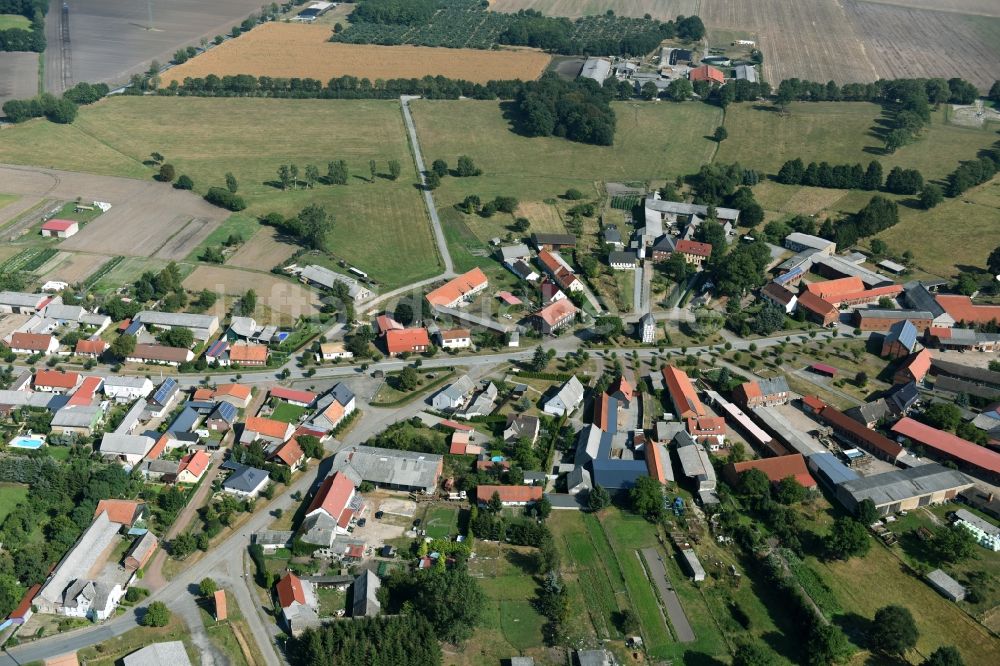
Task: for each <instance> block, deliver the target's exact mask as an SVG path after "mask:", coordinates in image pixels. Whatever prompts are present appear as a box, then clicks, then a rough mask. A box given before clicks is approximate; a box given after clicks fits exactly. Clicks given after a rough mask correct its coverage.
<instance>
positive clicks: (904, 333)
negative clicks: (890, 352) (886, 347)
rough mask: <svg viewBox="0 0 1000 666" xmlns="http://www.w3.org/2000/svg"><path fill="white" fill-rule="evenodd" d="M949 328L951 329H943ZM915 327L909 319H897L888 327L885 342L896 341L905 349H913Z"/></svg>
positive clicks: (915, 333) (915, 341) (915, 338)
mask: <svg viewBox="0 0 1000 666" xmlns="http://www.w3.org/2000/svg"><path fill="white" fill-rule="evenodd" d="M945 330H951V329H945ZM917 335H918V333H917V327H916V326H914V325H913V322H912V321H910V320H909V319H904V320H903V321H897V322H895V323H894V324H893V325H892V326H890V327H889V333H888V334H887V335H886V336H885V344H892V343H894V342H898V343H899V344H900V345H902V346H903V347H905V348H906V350H907V351H913V348H914V347H915V346H916V344H917Z"/></svg>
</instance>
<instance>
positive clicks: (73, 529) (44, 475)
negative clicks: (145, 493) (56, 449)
mask: <svg viewBox="0 0 1000 666" xmlns="http://www.w3.org/2000/svg"><path fill="white" fill-rule="evenodd" d="M0 481H2V482H12V483H24V484H27V485H28V486H29V490H28V496H27V498H26V499H25V500H24V501H22V502H19V503H18V504H17V505H16V506H15V507H14V508H13V510H12V511H11V512H10V513H9V514H8V515H7V517H6V518H4V520H3V522H2V523H0V540H2V541H3V544H4V552H3V557H0V613H2V614H3V615H5V616H6V615H7V614H8V613H10V611H12V610H13V609H14V607H16V606H17V604H18V602H19V601H20V600H21V597H22V596H23V595H24V593H25V591H26V590H27V588H29V587H31V586H32V585H34V584H36V583H41V582H42V581H44V580H45V579H46V577H47V576H48V573H49V567H50V566H51V565H53V564H55V563H56V562H58V561H59V559H60V558H62V557H63V555H64V554H65V553H66V551H67V550H69V548H71V547H72V546H73V544H74V543H75V542H76V540H77V538H78V537H79V536H80V534H81V533H82V531H83V530H84V529H86V528H87V527H88V526H89V525H90V523H91V521H92V520H93V517H94V509H95V508H96V507H97V502H98V501H99V500H102V499H105V498H107V497H134V496H135V495H136V493H137V492H138V490H139V485H140V484H139V483H138V482H137V481H133V480H131V479H130V478H129V476H128V474H126V473H125V471H124V470H123V469H122V468H121V467H120V466H118V465H114V464H112V465H107V464H103V463H97V462H93V461H91V460H89V459H88V458H86V457H71V458H70V459H69V460H68V461H67V462H65V463H57V462H56V461H55V460H53V459H52V458H51V457H50V456H48V455H46V454H44V453H41V454H32V455H27V456H21V455H4V456H0ZM39 531H40V532H41V538H39V535H38V534H37V532H39ZM33 535H34V536H33Z"/></svg>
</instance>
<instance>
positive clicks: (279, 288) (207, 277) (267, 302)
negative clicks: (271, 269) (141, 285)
mask: <svg viewBox="0 0 1000 666" xmlns="http://www.w3.org/2000/svg"><path fill="white" fill-rule="evenodd" d="M184 288H185V289H188V290H190V291H201V290H202V289H208V290H210V291H214V292H216V293H217V294H223V295H227V296H242V295H243V294H244V293H245V292H246V291H247V290H248V289H253V290H254V291H255V292H257V302H258V303H259V304H261V305H263V306H265V307H267V308H269V309H271V310H272V311H273V312H274V313H276V314H280V315H283V316H285V317H287V318H289V319H295V318H296V317H299V316H303V315H305V316H310V315H314V314H316V313H317V312H318V311H319V310H318V307H317V306H318V304H319V298H318V296H317V294H316V292H314V291H312V290H311V289H309V288H307V287H305V286H303V285H301V284H297V283H295V282H291V281H289V280H283V279H281V278H279V277H277V276H276V275H272V274H269V273H258V272H256V271H245V270H239V269H234V268H226V267H223V266H199V267H198V268H196V269H195V270H194V272H193V273H191V275H189V276H188V277H187V279H185V280H184Z"/></svg>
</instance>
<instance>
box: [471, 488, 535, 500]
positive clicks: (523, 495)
mask: <svg viewBox="0 0 1000 666" xmlns="http://www.w3.org/2000/svg"><path fill="white" fill-rule="evenodd" d="M493 493H497V494H498V495H500V501H501V502H537V501H538V500H540V499H542V487H541V486H477V487H476V499H477V500H478V501H480V502H483V503H485V502H489V501H490V499H491V498H492V497H493Z"/></svg>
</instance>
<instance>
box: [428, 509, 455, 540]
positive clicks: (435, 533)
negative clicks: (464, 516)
mask: <svg viewBox="0 0 1000 666" xmlns="http://www.w3.org/2000/svg"><path fill="white" fill-rule="evenodd" d="M424 529H426V530H427V536H429V537H430V538H432V539H447V538H448V537H451V536H454V535H456V534H458V509H457V508H451V507H435V508H433V509H431V510H429V511H428V512H427V515H426V516H425V517H424Z"/></svg>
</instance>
